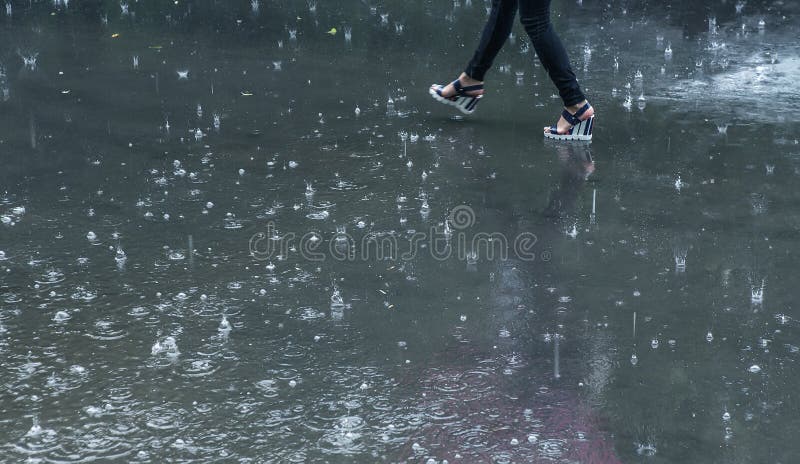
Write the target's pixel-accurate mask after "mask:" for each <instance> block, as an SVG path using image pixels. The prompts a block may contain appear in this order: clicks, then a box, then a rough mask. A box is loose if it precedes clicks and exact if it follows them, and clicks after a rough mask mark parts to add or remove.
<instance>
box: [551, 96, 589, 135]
mask: <svg viewBox="0 0 800 464" xmlns="http://www.w3.org/2000/svg"><path fill="white" fill-rule="evenodd" d="M591 107H592V106H591V105H589V104H588V103H587V104H585V105H583V107H582V108H581V109H579V110H578V111H576V112H575V114H571V113H570V112H569V111H567V110H564V111H563V112H562V113H561V116H562V117H563V118H564V119H565V120H566V121H567V122H568V123H570V125H571V126H570V128H569V129H568V130H567V132H565V133H563V134H559V133H558V127H556V126H550V127H548V128H547V129H546V130H545V131H544V136H545V137H547V138H550V139H555V140H592V128H593V127H594V115H591V116H589V117H588V118H586V119H584V120H581V116H583V115H584V113H586V112H587V111H589V109H590V108H591Z"/></svg>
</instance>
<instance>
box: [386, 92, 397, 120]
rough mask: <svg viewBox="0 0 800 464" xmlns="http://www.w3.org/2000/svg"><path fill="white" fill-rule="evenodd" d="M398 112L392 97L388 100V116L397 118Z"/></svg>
mask: <svg viewBox="0 0 800 464" xmlns="http://www.w3.org/2000/svg"><path fill="white" fill-rule="evenodd" d="M396 114H397V111H395V109H394V100H393V99H392V97H391V96H390V97H389V99H388V100H386V116H389V117H391V116H395V115H396Z"/></svg>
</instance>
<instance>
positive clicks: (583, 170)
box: [542, 144, 594, 219]
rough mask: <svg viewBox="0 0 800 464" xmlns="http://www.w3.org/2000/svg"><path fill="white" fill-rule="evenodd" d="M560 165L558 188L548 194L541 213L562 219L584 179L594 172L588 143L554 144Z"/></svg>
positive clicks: (573, 203) (572, 204) (571, 209)
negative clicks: (545, 205) (545, 204)
mask: <svg viewBox="0 0 800 464" xmlns="http://www.w3.org/2000/svg"><path fill="white" fill-rule="evenodd" d="M554 147H555V149H556V152H557V154H558V161H559V164H560V165H561V180H560V182H559V185H558V189H557V190H555V191H554V192H552V193H551V194H550V200H549V201H548V204H547V207H546V208H545V210H544V212H543V213H542V214H543V215H544V216H545V217H551V218H558V219H564V218H566V217H567V216H569V214H570V213H571V212H572V211H573V209H574V206H575V200H576V198H577V197H578V193H579V192H580V190H581V188H582V187H583V184H584V183H585V182H586V179H587V178H589V176H590V175H591V174H592V173H593V172H594V159H593V158H592V151H591V147H589V146H588V145H575V144H569V145H565V144H559V145H554Z"/></svg>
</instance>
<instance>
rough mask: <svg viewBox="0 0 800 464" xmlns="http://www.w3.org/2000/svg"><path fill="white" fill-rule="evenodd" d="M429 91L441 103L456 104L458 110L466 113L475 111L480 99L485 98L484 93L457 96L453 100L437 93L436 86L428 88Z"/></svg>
mask: <svg viewBox="0 0 800 464" xmlns="http://www.w3.org/2000/svg"><path fill="white" fill-rule="evenodd" d="M428 93H429V94H430V95H431V97H433V99H434V100H436V101H438V102H439V103H444V104H445V105H450V106H455V107H456V109H457V110H458V111H461V112H462V113H464V114H472V113H474V112H475V106H477V105H478V100H480V99H481V98H483V95H476V96H474V97H456V98H455V99H454V100H451V99H449V98H445V97H443V96H441V95H439V94H438V93H436V88H434V87H431V88H430V89H428Z"/></svg>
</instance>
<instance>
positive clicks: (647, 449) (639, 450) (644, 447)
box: [636, 443, 657, 456]
mask: <svg viewBox="0 0 800 464" xmlns="http://www.w3.org/2000/svg"><path fill="white" fill-rule="evenodd" d="M656 451H657V450H656V446H655V445H654V444H652V443H637V444H636V454H638V455H639V456H655V454H656Z"/></svg>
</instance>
